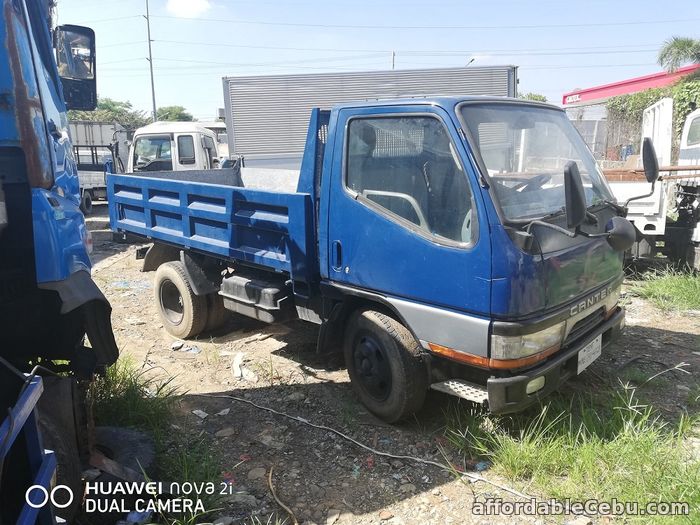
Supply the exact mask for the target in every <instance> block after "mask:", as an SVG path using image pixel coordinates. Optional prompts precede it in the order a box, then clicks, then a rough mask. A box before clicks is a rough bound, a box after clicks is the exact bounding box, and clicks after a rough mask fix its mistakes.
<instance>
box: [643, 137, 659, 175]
mask: <svg viewBox="0 0 700 525" xmlns="http://www.w3.org/2000/svg"><path fill="white" fill-rule="evenodd" d="M642 163H643V165H644V176H645V177H646V178H647V182H649V183H650V184H654V183H655V182H656V181H657V180H658V178H659V161H658V159H657V158H656V150H655V149H654V143H653V142H652V140H651V139H650V138H649V137H644V141H643V142H642Z"/></svg>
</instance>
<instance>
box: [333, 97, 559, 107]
mask: <svg viewBox="0 0 700 525" xmlns="http://www.w3.org/2000/svg"><path fill="white" fill-rule="evenodd" d="M462 102H466V103H469V102H487V103H497V104H499V103H500V104H503V103H506V104H521V105H529V106H540V107H544V108H549V109H557V110H559V111H563V110H562V108H560V107H559V106H555V105H553V104H548V103H546V102H537V101H534V100H526V99H522V98H512V97H494V96H491V95H464V96H452V95H450V96H446V95H415V96H406V97H399V98H375V99H367V100H363V101H359V102H350V103H343V104H337V105H336V106H335V108H337V109H342V108H363V107H374V106H378V105H379V106H411V105H421V106H424V105H432V106H440V107H443V108H446V109H449V108H453V107H455V106H456V105H457V104H460V103H462Z"/></svg>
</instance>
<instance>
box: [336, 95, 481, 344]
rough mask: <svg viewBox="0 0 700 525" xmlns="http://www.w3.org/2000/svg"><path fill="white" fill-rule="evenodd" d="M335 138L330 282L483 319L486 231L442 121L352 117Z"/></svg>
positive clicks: (350, 113)
mask: <svg viewBox="0 0 700 525" xmlns="http://www.w3.org/2000/svg"><path fill="white" fill-rule="evenodd" d="M335 129H336V130H337V131H336V137H337V138H336V140H335V143H334V145H333V158H332V176H331V177H330V188H329V191H328V195H329V206H328V214H329V217H328V237H327V240H328V257H327V266H328V268H327V272H328V273H327V275H328V278H329V280H330V281H333V282H335V283H338V284H341V285H344V286H350V287H354V288H358V289H363V290H367V291H371V292H376V293H379V294H381V295H384V296H386V297H391V298H394V299H396V300H398V301H399V302H402V303H401V304H411V308H413V309H415V308H416V307H420V305H425V306H431V307H445V308H448V309H452V310H456V311H458V312H465V313H474V314H476V315H483V316H484V317H486V316H487V315H488V312H489V307H490V292H489V286H490V273H491V272H490V268H491V264H490V243H489V236H488V224H487V219H486V216H485V214H484V213H483V211H482V209H483V206H482V205H481V203H480V202H479V193H478V192H476V191H474V190H473V189H472V188H476V186H475V184H477V178H476V174H475V172H474V171H473V168H472V167H471V165H470V164H468V163H466V162H465V161H464V159H466V158H467V156H466V153H465V151H464V150H463V146H462V144H461V141H459V140H456V137H458V134H457V129H456V127H455V125H454V122H453V121H452V119H451V118H450V116H449V114H448V113H447V112H446V111H444V110H443V109H441V108H438V107H435V106H428V105H416V106H384V107H359V108H350V109H344V110H340V111H339V112H338V117H337V122H336V125H335ZM341 136H342V139H341ZM417 305H418V306H417ZM483 351H485V349H484V350H483Z"/></svg>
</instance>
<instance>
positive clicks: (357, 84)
mask: <svg viewBox="0 0 700 525" xmlns="http://www.w3.org/2000/svg"><path fill="white" fill-rule="evenodd" d="M517 85H518V78H517V67H516V66H489V67H457V68H439V69H411V70H390V71H366V72H342V73H314V74H299V75H264V76H241V77H224V79H223V88H224V104H225V119H226V129H227V131H228V146H229V147H228V151H229V153H230V154H231V155H238V156H243V157H244V159H245V164H246V165H247V166H252V167H265V168H289V169H299V167H300V165H301V157H302V153H303V151H304V145H305V142H306V131H307V126H308V119H309V114H310V112H311V110H312V109H313V108H321V109H331V108H332V107H333V106H335V105H336V104H341V103H343V102H351V101H358V100H372V99H383V98H397V97H410V96H418V95H460V96H461V95H490V96H503V97H514V96H516V92H517Z"/></svg>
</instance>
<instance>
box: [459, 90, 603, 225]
mask: <svg viewBox="0 0 700 525" xmlns="http://www.w3.org/2000/svg"><path fill="white" fill-rule="evenodd" d="M460 111H461V116H462V118H463V120H464V123H465V124H466V127H467V128H468V130H469V133H470V135H471V142H472V147H473V148H474V149H475V152H476V153H477V154H478V156H480V157H481V160H482V161H483V162H482V169H483V168H485V169H486V171H487V172H488V178H489V179H490V182H491V184H492V187H493V190H494V192H495V197H496V198H497V199H498V201H499V203H500V206H501V209H502V211H503V214H504V215H505V218H506V219H507V220H524V219H533V218H538V217H542V216H545V215H549V214H552V213H556V212H558V211H561V210H562V209H563V208H564V203H565V200H564V168H565V166H566V164H567V162H569V161H575V162H576V163H577V164H578V168H579V171H580V173H581V178H582V179H583V186H584V189H585V193H586V201H587V203H588V205H589V206H592V205H594V204H597V203H600V202H603V201H606V200H612V199H613V197H612V194H611V192H610V189H609V188H608V186H607V183H606V182H605V179H604V178H603V175H602V173H601V172H600V170H599V169H598V165H597V164H596V162H595V159H594V158H593V156H592V155H591V153H590V151H589V150H588V148H587V147H586V145H585V143H584V142H583V140H582V139H581V136H580V135H579V134H578V132H577V131H576V129H575V128H574V126H573V125H572V124H571V122H570V121H569V119H568V118H567V117H566V114H565V113H564V112H562V111H559V110H556V109H549V108H546V107H537V106H530V105H526V104H512V103H508V104H503V103H484V104H481V103H478V104H464V105H463V106H462V107H461V110H460Z"/></svg>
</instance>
